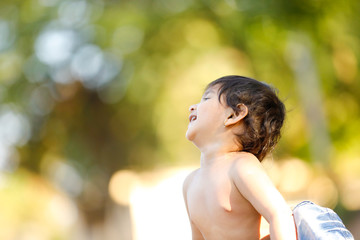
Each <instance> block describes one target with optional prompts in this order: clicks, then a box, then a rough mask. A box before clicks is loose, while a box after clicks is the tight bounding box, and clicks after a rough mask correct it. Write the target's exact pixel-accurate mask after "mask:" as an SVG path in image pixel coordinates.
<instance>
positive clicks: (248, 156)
mask: <svg viewBox="0 0 360 240" xmlns="http://www.w3.org/2000/svg"><path fill="white" fill-rule="evenodd" d="M284 117H285V107H284V104H283V103H282V102H281V101H280V100H279V99H278V97H277V96H276V94H275V92H274V90H273V89H272V88H271V87H269V86H268V85H266V84H264V83H261V82H259V81H256V80H254V79H251V78H246V77H241V76H226V77H222V78H219V79H217V80H215V81H214V82H212V83H210V84H209V85H208V87H207V88H206V91H205V93H204V95H203V97H202V99H201V101H200V103H198V104H195V105H192V106H191V107H190V117H189V121H190V123H189V126H188V130H187V132H186V137H187V139H188V140H190V141H192V142H193V143H194V144H195V145H196V146H197V147H198V148H199V149H200V151H201V159H200V164H201V167H200V168H199V169H197V170H195V171H194V172H192V173H191V174H190V175H189V176H188V177H187V178H186V180H185V181H184V189H183V194H184V199H185V204H186V208H187V211H188V215H189V218H190V223H191V229H192V239H193V240H200V239H206V240H255V239H256V240H258V239H259V238H260V219H261V215H262V216H264V218H265V219H266V220H267V221H268V222H269V224H270V236H271V240H277V239H283V240H295V239H296V230H295V225H294V220H293V217H292V212H291V210H290V208H289V207H288V206H287V204H286V202H285V200H284V199H283V197H282V196H281V195H280V193H279V192H278V191H277V189H276V188H275V187H274V185H273V184H272V183H271V180H270V179H269V178H268V176H267V174H266V173H265V171H264V169H263V167H262V165H261V163H260V162H261V161H262V160H263V159H264V157H265V156H266V154H267V153H269V152H270V151H271V150H272V149H273V147H274V146H275V144H276V143H277V140H278V139H279V137H280V129H281V127H282V125H283V121H284ZM266 239H269V236H268V237H267V238H266Z"/></svg>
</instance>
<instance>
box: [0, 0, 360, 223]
mask: <svg viewBox="0 0 360 240" xmlns="http://www.w3.org/2000/svg"><path fill="white" fill-rule="evenodd" d="M359 11H360V2H359V1H356V0H345V1H340V2H339V1H328V0H317V1H313V0H305V1H285V0H276V1H275V0H271V1H265V0H262V1H250V0H241V1H240V0H223V1H214V0H208V1H195V0H167V1H165V0H133V1H127V0H124V1H116V0H109V1H105V0H66V1H61V0H2V1H1V2H0V102H1V109H0V123H1V124H0V145H1V147H0V160H1V161H0V167H1V168H2V169H3V170H4V171H8V172H17V171H18V170H17V169H27V170H28V171H32V172H33V173H36V174H38V175H40V176H42V177H44V178H46V179H48V180H49V181H51V182H53V183H54V184H55V185H56V186H58V187H59V189H62V190H63V191H65V192H67V193H68V194H69V195H70V196H71V197H73V198H74V199H76V201H77V203H78V205H79V208H80V209H81V210H82V211H83V212H84V214H85V216H86V219H87V220H88V222H89V224H90V225H91V224H92V223H93V222H97V221H102V220H101V219H103V218H104V214H105V208H106V206H107V204H108V202H109V201H110V199H109V197H108V192H107V186H108V182H109V179H110V177H111V176H112V174H113V173H114V172H115V171H117V170H118V169H123V168H134V169H137V170H143V169H149V168H152V167H155V166H158V165H174V164H193V163H196V162H197V160H198V152H197V150H196V149H195V148H194V147H193V146H192V145H191V144H190V143H187V142H186V140H185V138H184V137H183V136H184V134H185V131H186V126H187V114H188V112H187V108H188V106H189V105H190V104H193V103H195V102H197V101H198V99H199V98H200V96H201V94H202V90H203V88H204V87H205V86H206V84H207V83H208V82H210V81H212V80H214V79H216V78H218V77H220V76H223V75H229V74H240V75H247V76H250V77H254V78H256V79H259V80H262V81H266V82H269V83H271V84H273V85H274V86H276V87H277V88H278V89H279V92H280V96H281V98H282V99H284V100H285V104H286V105H287V109H288V117H287V122H286V125H285V127H284V131H283V138H282V140H281V142H280V143H279V146H278V148H277V150H276V152H275V154H274V155H275V156H276V158H279V159H282V158H292V157H297V158H300V159H302V160H304V161H307V162H312V163H316V162H320V163H321V164H323V165H324V166H325V168H328V169H330V170H331V171H332V172H334V173H335V174H336V177H337V178H339V179H340V180H337V181H339V182H340V183H339V184H342V183H344V182H346V183H349V182H351V181H354V180H357V179H358V178H359V173H360V165H359V161H358V160H359V157H358V156H359V155H360V141H359V139H360V123H359V119H360V116H359V115H360V111H359V102H360V81H359V72H358V69H359V56H360V48H359V46H360V45H359V37H360V26H359V25H360V22H359V21H358V12H359ZM299 89H300V90H299ZM301 89H303V90H301ZM345 177H346V179H345ZM89 199H97V200H94V201H93V203H89ZM359 208H360V206H359Z"/></svg>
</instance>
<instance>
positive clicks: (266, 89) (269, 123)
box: [207, 75, 285, 161]
mask: <svg viewBox="0 0 360 240" xmlns="http://www.w3.org/2000/svg"><path fill="white" fill-rule="evenodd" d="M214 86H219V92H218V96H219V101H221V96H222V95H224V96H225V99H226V104H227V105H228V106H229V107H231V108H232V109H233V110H234V111H235V112H236V113H237V112H239V108H238V104H244V105H245V106H246V107H247V108H248V114H247V115H246V116H245V118H244V124H245V125H244V126H245V131H244V132H243V133H241V134H237V135H236V136H237V141H238V142H239V143H240V144H241V145H242V148H243V149H242V151H246V152H250V153H252V154H254V155H255V156H256V157H257V158H258V159H259V161H262V160H263V159H264V157H265V156H266V155H267V154H268V153H269V152H271V151H272V149H273V148H274V147H275V145H276V143H277V142H278V140H279V139H280V136H281V132H280V129H281V127H282V125H283V122H284V119H285V106H284V104H283V103H282V102H281V101H280V100H279V98H278V97H277V90H276V89H274V88H273V87H271V86H270V85H268V84H266V83H262V82H259V81H257V80H255V79H252V78H248V77H242V76H236V75H232V76H225V77H222V78H219V79H217V80H215V81H213V82H211V83H210V84H209V85H208V86H207V89H208V88H211V87H214Z"/></svg>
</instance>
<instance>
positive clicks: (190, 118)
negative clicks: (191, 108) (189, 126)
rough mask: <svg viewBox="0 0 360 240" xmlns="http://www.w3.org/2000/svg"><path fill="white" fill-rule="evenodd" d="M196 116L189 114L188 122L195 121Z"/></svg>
mask: <svg viewBox="0 0 360 240" xmlns="http://www.w3.org/2000/svg"><path fill="white" fill-rule="evenodd" d="M196 118H197V117H196V115H190V117H189V121H190V122H192V121H195V120H196Z"/></svg>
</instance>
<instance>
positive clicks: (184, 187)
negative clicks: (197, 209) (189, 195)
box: [183, 168, 199, 194]
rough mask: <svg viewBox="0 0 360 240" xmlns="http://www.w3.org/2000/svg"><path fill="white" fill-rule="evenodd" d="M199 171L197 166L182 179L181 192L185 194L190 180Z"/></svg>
mask: <svg viewBox="0 0 360 240" xmlns="http://www.w3.org/2000/svg"><path fill="white" fill-rule="evenodd" d="M198 171H199V168H198V169H196V170H194V171H192V172H191V173H190V174H189V175H188V176H187V177H186V178H185V180H184V183H183V192H184V194H185V192H186V191H187V189H188V188H189V185H190V184H191V182H192V181H193V179H194V177H195V175H196V174H197V173H198Z"/></svg>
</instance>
